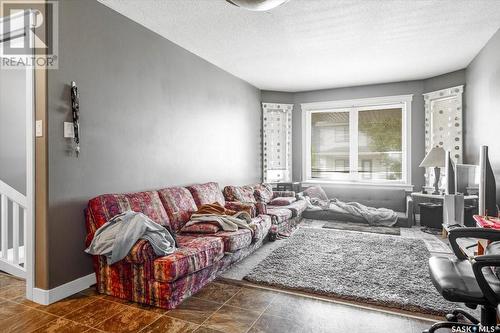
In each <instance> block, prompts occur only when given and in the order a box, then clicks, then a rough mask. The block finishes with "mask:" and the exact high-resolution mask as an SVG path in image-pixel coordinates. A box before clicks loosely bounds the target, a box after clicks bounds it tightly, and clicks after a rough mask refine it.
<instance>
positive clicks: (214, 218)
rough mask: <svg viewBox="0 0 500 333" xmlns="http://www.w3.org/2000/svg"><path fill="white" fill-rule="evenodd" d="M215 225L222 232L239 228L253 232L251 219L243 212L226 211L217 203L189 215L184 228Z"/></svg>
mask: <svg viewBox="0 0 500 333" xmlns="http://www.w3.org/2000/svg"><path fill="white" fill-rule="evenodd" d="M207 222H210V223H212V224H217V225H218V226H220V228H221V229H222V230H224V231H236V230H238V229H239V228H242V229H249V230H251V231H252V232H253V227H255V226H253V227H252V226H250V225H249V223H250V222H252V217H251V216H250V214H248V213H247V212H245V211H241V212H238V213H237V212H235V211H233V210H230V209H226V208H225V207H223V206H221V205H220V204H219V203H213V204H208V205H202V206H201V207H200V208H199V209H198V211H197V212H196V213H194V214H193V215H191V220H189V221H188V222H187V223H186V224H185V225H184V228H188V227H190V226H192V225H195V224H198V223H207Z"/></svg>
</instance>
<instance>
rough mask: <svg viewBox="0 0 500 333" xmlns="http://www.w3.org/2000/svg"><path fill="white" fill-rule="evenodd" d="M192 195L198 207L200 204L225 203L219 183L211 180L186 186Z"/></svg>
mask: <svg viewBox="0 0 500 333" xmlns="http://www.w3.org/2000/svg"><path fill="white" fill-rule="evenodd" d="M188 189H189V191H190V192H191V194H192V195H193V198H194V202H196V205H197V206H198V207H200V206H201V205H206V204H213V203H215V202H218V203H220V204H221V205H222V206H224V205H225V204H226V200H224V196H223V195H222V192H221V190H220V188H219V184H217V183H214V182H211V183H205V184H196V185H192V186H189V187H188Z"/></svg>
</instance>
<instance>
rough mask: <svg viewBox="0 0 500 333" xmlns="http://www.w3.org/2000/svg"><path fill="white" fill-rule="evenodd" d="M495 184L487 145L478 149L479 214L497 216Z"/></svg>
mask: <svg viewBox="0 0 500 333" xmlns="http://www.w3.org/2000/svg"><path fill="white" fill-rule="evenodd" d="M496 196H497V186H496V181H495V175H494V174H493V169H492V168H491V164H490V160H489V158H488V146H481V149H480V151H479V215H482V216H484V215H489V216H497V215H498V211H497V202H496V201H497V198H496Z"/></svg>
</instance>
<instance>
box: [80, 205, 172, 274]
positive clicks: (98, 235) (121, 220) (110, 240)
mask: <svg viewBox="0 0 500 333" xmlns="http://www.w3.org/2000/svg"><path fill="white" fill-rule="evenodd" d="M139 239H145V240H147V241H149V243H150V244H151V247H152V248H153V250H154V252H155V253H156V255H158V256H166V255H168V254H171V253H173V252H174V251H175V240H174V239H173V237H172V235H170V233H169V232H168V230H167V229H165V227H163V226H161V225H159V224H158V223H155V222H154V221H153V220H151V219H150V218H149V217H147V216H146V215H144V214H142V213H137V212H133V211H126V212H124V213H122V214H118V215H116V216H114V217H113V218H111V220H109V221H108V222H106V223H104V224H103V225H102V226H101V227H100V228H99V229H97V231H96V232H95V236H94V239H93V240H92V243H91V244H90V246H89V247H88V248H87V249H86V250H85V252H87V253H89V254H92V255H104V256H106V260H107V263H108V265H112V264H114V263H115V262H118V261H120V260H122V259H123V258H125V257H126V256H127V255H128V253H129V252H130V250H131V249H132V247H133V246H134V244H135V243H136V242H137V241H138V240H139Z"/></svg>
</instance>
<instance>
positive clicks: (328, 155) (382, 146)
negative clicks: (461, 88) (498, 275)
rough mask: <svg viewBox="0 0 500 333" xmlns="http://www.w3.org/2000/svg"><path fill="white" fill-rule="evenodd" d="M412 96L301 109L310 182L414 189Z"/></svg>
mask: <svg viewBox="0 0 500 333" xmlns="http://www.w3.org/2000/svg"><path fill="white" fill-rule="evenodd" d="M410 107H411V96H394V97H381V98H373V99H372V98H371V99H363V100H353V101H335V102H321V103H307V104H302V111H303V124H305V126H304V133H303V135H304V137H303V142H304V146H303V147H304V148H305V151H304V154H303V159H304V161H303V165H304V179H305V180H306V181H333V182H339V181H341V182H360V183H372V184H377V183H384V184H386V185H387V184H409V183H410V179H409V177H410V172H409V170H408V167H409V165H410V163H409V158H410V156H409V151H408V150H409V135H407V134H409V133H407V132H408V129H409V124H408V122H407V119H409V117H408V114H409V112H410Z"/></svg>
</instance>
